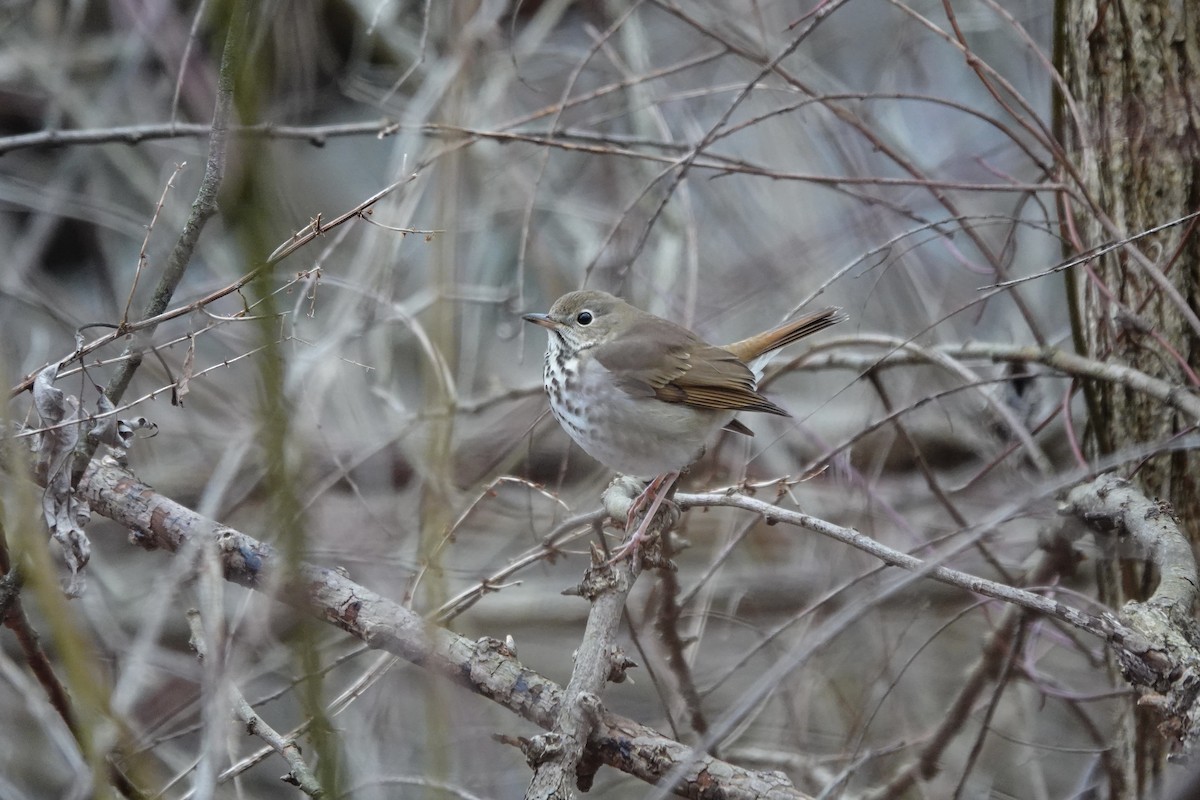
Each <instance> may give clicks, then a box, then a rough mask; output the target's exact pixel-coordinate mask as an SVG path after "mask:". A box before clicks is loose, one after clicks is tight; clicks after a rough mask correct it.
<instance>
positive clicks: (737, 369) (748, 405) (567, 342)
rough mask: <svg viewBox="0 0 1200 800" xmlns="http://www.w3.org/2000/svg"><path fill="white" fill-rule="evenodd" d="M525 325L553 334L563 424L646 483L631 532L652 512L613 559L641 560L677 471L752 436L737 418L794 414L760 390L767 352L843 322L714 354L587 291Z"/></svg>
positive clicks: (766, 336)
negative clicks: (720, 434)
mask: <svg viewBox="0 0 1200 800" xmlns="http://www.w3.org/2000/svg"><path fill="white" fill-rule="evenodd" d="M522 319H524V320H525V321H526V322H530V323H533V324H534V325H538V326H540V327H542V328H545V329H546V330H547V332H548V334H549V336H548V339H549V342H548V344H547V347H546V359H545V364H544V367H543V370H542V380H543V384H544V387H545V390H546V394H547V395H548V396H549V399H550V410H551V413H553V415H554V418H555V419H556V420H558V423H559V425H561V426H562V428H563V429H564V430H565V431H566V432H567V434H569V435H570V437H571V438H572V439H573V440H574V441H575V442H576V443H577V444H578V445H579V446H580V447H581V448H583V450H584V452H586V453H587V454H588V455H590V456H591V457H592V458H594V459H596V460H597V461H599V462H600V463H601V464H603V465H604V466H606V467H608V468H609V469H611V470H614V471H616V472H618V473H621V474H623V475H629V476H631V477H634V478H639V479H642V480H649V481H650V484H649V485H648V486H647V488H646V490H645V491H644V492H643V493H642V494H641V495H640V496H639V498H638V499H637V500H636V501H635V502H634V508H633V510H631V511H630V513H629V516H628V518H627V528H626V533H627V534H628V533H629V532H630V528H631V527H632V525H633V520H634V519H635V516H636V512H637V511H640V510H642V509H644V508H645V507H646V505H647V504H649V505H650V509H649V510H648V511H647V512H646V514H644V515H643V517H642V523H641V525H640V527H639V528H638V529H637V530H636V531H634V532H633V535H632V536H630V537H629V538H628V539H627V540H626V543H625V545H624V546H622V547H621V548H620V549H619V550H618V552H617V554H616V555H615V556H614V557H613V559H612V561H615V560H617V559H619V558H622V557H624V556H626V555H628V556H633V555H634V554H636V552H637V550H638V547H639V545H640V543H641V541H642V540H643V539H644V537H645V536H646V531H647V530H648V528H649V524H650V521H651V520H652V519H653V518H654V515H655V514H656V513H657V511H658V508H659V505H660V504H661V503H662V501H663V499H664V498H665V497H666V495H667V494H668V493H669V491H670V489H671V487H672V486H673V485H674V484H675V482H676V481H677V480H678V479H679V475H680V473H681V472H682V471H683V470H684V469H686V468H687V467H688V466H690V465H691V464H693V463H695V462H696V461H697V460H698V459H699V458H700V457H701V456H702V455H703V454H704V450H705V447H706V446H707V444H708V442H709V441H710V440H711V439H712V437H713V436H714V435H715V434H716V432H717V431H718V430H721V429H722V428H724V429H727V430H731V431H733V432H736V433H740V434H744V435H749V436H753V435H754V434H753V432H751V430H750V429H749V428H747V427H746V426H745V425H743V424H742V423H741V422H739V421H738V420H737V419H735V415H736V414H737V413H738V412H741V411H757V412H762V413H767V414H776V415H779V416H785V417H786V416H790V415H789V414H788V412H787V411H785V410H784V409H782V408H780V407H779V406H778V405H776V404H775V403H773V402H771V401H770V400H768V399H767V398H766V397H764V396H763V395H761V394H760V393H759V392H758V380H759V378H760V377H761V369H762V367H763V366H764V365H765V362H766V360H767V359H768V358H769V356H770V354H771V353H772V352H773V351H775V350H778V349H779V348H781V347H784V346H786V345H789V344H791V343H793V342H795V341H797V340H799V339H802V338H804V337H806V336H810V335H812V334H814V333H817V332H818V331H822V330H824V329H826V328H828V327H830V326H831V325H836V324H837V323H839V322H842V321H844V320H845V319H847V317H846V315H845V314H844V313H842V310H841V309H840V308H837V307H829V308H823V309H821V310H819V311H814V312H812V313H809V314H805V315H803V316H801V317H798V318H796V319H794V320H791V321H790V322H786V323H784V324H782V325H780V326H778V327H776V328H772V329H771V330H768V331H765V332H763V333H759V334H756V335H754V336H750V337H748V338H746V339H742V340H741V341H738V342H734V343H733V344H727V345H720V346H717V345H712V344H709V343H707V342H705V341H704V340H703V339H701V338H700V337H699V336H697V335H696V334H695V333H693V332H691V331H690V330H688V329H687V328H685V327H683V326H681V325H678V324H676V323H674V322H671V321H670V320H667V319H663V318H662V317H658V316H655V315H654V314H651V313H649V312H647V311H643V310H641V309H639V308H636V307H635V306H633V305H630V304H629V303H627V302H625V301H624V300H622V299H621V298H619V297H616V296H614V295H611V294H609V293H608V292H603V291H599V290H596V289H584V290H580V291H575V292H569V293H567V294H565V295H563V296H562V297H560V298H558V300H556V301H554V303H553V305H552V306H551V307H550V310H549V312H547V313H544V314H541V313H531V314H524V315H523V316H522ZM610 563H611V562H610Z"/></svg>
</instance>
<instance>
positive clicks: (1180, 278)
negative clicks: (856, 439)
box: [1055, 0, 1200, 798]
mask: <svg viewBox="0 0 1200 800" xmlns="http://www.w3.org/2000/svg"><path fill="white" fill-rule="evenodd" d="M1057 12H1058V17H1057V20H1058V22H1059V24H1058V26H1057V40H1056V41H1057V51H1058V52H1057V61H1058V64H1059V66H1060V69H1061V71H1062V74H1063V77H1064V78H1065V81H1066V90H1067V92H1069V93H1070V102H1067V101H1066V99H1065V98H1062V97H1059V98H1058V102H1057V103H1056V109H1055V111H1056V115H1057V118H1056V122H1057V125H1058V132H1059V139H1060V141H1061V142H1063V144H1064V147H1065V149H1066V152H1067V158H1068V161H1069V163H1070V167H1069V169H1071V170H1074V171H1075V177H1076V179H1077V181H1078V183H1077V185H1078V186H1079V190H1080V191H1079V193H1078V195H1076V196H1075V197H1072V198H1069V199H1065V200H1064V205H1063V206H1062V208H1061V210H1062V214H1061V219H1062V221H1063V232H1064V234H1065V236H1066V241H1067V246H1068V247H1069V248H1070V251H1071V255H1072V256H1077V255H1080V254H1081V253H1084V252H1087V251H1088V250H1090V249H1092V248H1096V247H1099V246H1102V245H1105V244H1108V243H1112V242H1116V241H1119V240H1121V239H1124V238H1126V237H1129V236H1134V235H1136V234H1139V233H1142V232H1144V231H1147V230H1149V229H1151V228H1156V227H1159V226H1162V225H1163V224H1164V223H1167V222H1170V221H1172V220H1175V219H1178V218H1180V217H1183V216H1185V215H1186V214H1188V213H1190V212H1192V211H1195V210H1196V209H1197V208H1198V207H1200V137H1198V132H1200V77H1198V76H1200V35H1198V31H1200V8H1198V7H1197V6H1196V4H1195V3H1194V2H1192V0H1183V1H1182V2H1181V1H1180V0H1099V2H1098V1H1097V0H1060V2H1059V6H1058V9H1057ZM1066 183H1068V184H1072V183H1076V181H1073V180H1072V179H1071V177H1070V176H1067V180H1066ZM1196 233H1197V231H1196V228H1195V221H1194V220H1193V221H1189V222H1186V223H1183V224H1179V225H1173V226H1171V227H1168V228H1166V229H1164V230H1162V231H1159V232H1157V233H1154V234H1151V235H1148V236H1145V237H1144V238H1139V239H1137V240H1136V241H1131V242H1129V243H1127V244H1125V245H1124V246H1122V247H1119V248H1116V249H1114V250H1112V251H1111V252H1108V253H1106V254H1105V255H1102V256H1100V257H1098V258H1096V259H1094V260H1092V261H1091V262H1089V263H1087V264H1085V265H1083V266H1080V267H1076V268H1074V269H1072V270H1070V271H1069V272H1068V276H1069V277H1068V281H1069V289H1070V297H1071V302H1072V315H1073V316H1072V321H1073V327H1074V334H1075V344H1076V347H1077V348H1078V349H1079V350H1080V351H1081V352H1083V353H1085V354H1087V355H1088V356H1090V357H1092V358H1097V359H1102V360H1110V359H1113V360H1116V361H1118V362H1121V363H1125V364H1128V365H1130V366H1133V367H1135V368H1137V369H1139V370H1142V371H1144V372H1146V373H1149V374H1150V375H1154V376H1156V377H1159V378H1162V379H1164V380H1168V381H1170V382H1172V383H1174V384H1176V385H1179V386H1193V387H1194V386H1196V384H1197V379H1196V372H1197V371H1198V370H1200V320H1197V318H1196V309H1197V308H1198V307H1200V302H1198V300H1200V296H1198V294H1200V267H1198V263H1200V261H1198V256H1200V237H1197V235H1196ZM1085 396H1086V398H1087V404H1088V410H1089V424H1088V444H1089V447H1090V448H1091V452H1090V454H1089V455H1091V456H1093V457H1104V456H1109V455H1113V454H1117V455H1118V457H1119V458H1120V459H1121V461H1122V467H1121V469H1122V471H1123V472H1124V473H1125V474H1130V475H1132V477H1133V478H1134V480H1135V481H1137V482H1138V483H1139V484H1140V485H1141V486H1142V488H1143V489H1144V490H1145V491H1146V492H1147V493H1149V494H1151V495H1153V496H1157V497H1160V498H1162V499H1164V500H1168V501H1170V502H1171V503H1172V504H1173V505H1174V507H1175V509H1176V511H1177V513H1178V514H1179V516H1180V518H1181V519H1182V520H1183V524H1184V526H1185V530H1186V531H1187V532H1188V535H1189V537H1190V538H1191V540H1192V541H1193V542H1195V541H1196V540H1197V536H1198V534H1200V487H1198V485H1197V476H1198V475H1200V454H1198V453H1197V451H1196V450H1194V449H1192V450H1180V451H1178V452H1175V453H1166V454H1164V455H1157V456H1154V457H1152V458H1148V459H1145V458H1143V457H1142V452H1144V451H1145V450H1147V449H1149V448H1161V447H1162V446H1163V445H1165V444H1167V443H1169V442H1171V440H1172V439H1173V437H1175V436H1177V435H1178V434H1180V433H1182V432H1185V431H1190V430H1192V428H1193V426H1194V425H1195V424H1196V422H1197V421H1196V420H1190V419H1183V418H1181V417H1180V416H1179V415H1178V414H1173V413H1171V412H1170V411H1169V410H1168V409H1165V408H1164V407H1163V406H1162V405H1160V404H1157V403H1155V402H1152V401H1150V400H1149V398H1147V397H1146V396H1145V395H1143V394H1138V393H1135V392H1132V391H1129V390H1127V389H1125V388H1123V387H1121V386H1118V385H1116V384H1099V383H1097V384H1092V385H1089V386H1087V387H1085ZM1156 580H1157V576H1147V575H1142V574H1141V573H1140V572H1139V571H1137V570H1136V569H1135V568H1134V567H1133V565H1132V564H1131V563H1130V562H1128V561H1125V562H1120V563H1118V562H1116V561H1115V560H1113V561H1106V562H1103V563H1102V566H1101V575H1100V591H1101V594H1102V599H1104V600H1105V601H1106V602H1108V603H1110V604H1112V605H1113V606H1120V605H1121V604H1122V603H1124V602H1125V601H1126V600H1130V599H1136V598H1138V597H1142V596H1144V595H1145V594H1146V590H1147V589H1150V588H1153V582H1154V581H1156ZM1122 716H1123V718H1122V720H1121V721H1120V723H1119V725H1118V726H1116V727H1115V728H1114V729H1116V730H1120V731H1121V734H1120V735H1118V737H1117V738H1118V741H1117V742H1115V743H1114V744H1115V746H1117V747H1118V748H1119V749H1120V750H1121V754H1122V756H1123V762H1124V765H1125V767H1124V774H1123V775H1120V776H1112V778H1113V782H1112V785H1111V790H1110V796H1111V797H1114V798H1136V797H1145V796H1151V794H1152V791H1153V789H1154V788H1155V787H1156V785H1157V783H1158V777H1159V775H1160V773H1161V769H1162V765H1163V763H1164V755H1165V753H1166V746H1167V742H1166V740H1165V739H1164V737H1162V736H1161V735H1160V734H1159V732H1158V731H1157V729H1156V726H1155V720H1154V719H1153V716H1152V715H1151V714H1149V713H1146V712H1145V711H1144V710H1140V709H1137V708H1135V707H1134V705H1133V701H1132V700H1130V706H1129V708H1128V709H1127V713H1125V714H1123V715H1122Z"/></svg>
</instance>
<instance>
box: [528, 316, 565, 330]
mask: <svg viewBox="0 0 1200 800" xmlns="http://www.w3.org/2000/svg"><path fill="white" fill-rule="evenodd" d="M521 319H523V320H525V321H526V322H532V323H533V324H534V325H540V326H541V327H543V328H549V329H550V330H554V329H555V328H557V327H558V323H557V322H555V321H554V320H552V319H550V315H549V314H525V315H524V316H522V317H521Z"/></svg>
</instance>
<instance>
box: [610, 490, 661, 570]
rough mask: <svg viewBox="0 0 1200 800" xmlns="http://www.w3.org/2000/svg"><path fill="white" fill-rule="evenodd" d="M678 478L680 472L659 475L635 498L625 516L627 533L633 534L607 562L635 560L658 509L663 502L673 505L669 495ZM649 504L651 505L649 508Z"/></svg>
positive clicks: (647, 536)
mask: <svg viewBox="0 0 1200 800" xmlns="http://www.w3.org/2000/svg"><path fill="white" fill-rule="evenodd" d="M678 479H679V473H678V472H668V473H666V474H665V475H659V476H658V477H657V478H655V479H654V480H652V481H650V484H649V485H648V486H647V487H646V488H645V489H644V490H643V491H642V493H641V494H639V495H638V496H637V497H636V498H635V499H634V501H633V504H632V505H630V507H629V513H628V515H627V516H626V517H625V533H626V534H629V532H630V531H631V530H632V531H633V534H632V535H630V536H628V538H627V539H626V540H625V542H624V544H622V545H621V546H620V547H618V548H617V549H616V550H614V551H613V553H612V557H611V558H609V559H608V562H607V563H608V565H609V566H611V565H613V564H615V563H617V562H618V561H620V560H621V559H623V558H628V559H630V560H633V559H634V558H636V557H637V555H638V551H639V550H640V549H641V546H642V542H644V541H645V540H646V539H647V538H649V535H650V527H651V525H653V524H654V518H655V517H656V516H658V510H659V509H660V508H662V505H663V503H667V504H670V505H673V504H672V503H671V501H670V500H669V499H667V497H668V495H669V494H670V492H671V488H672V487H673V486H674V485H675V481H676V480H678ZM647 505H649V508H648V509H647V508H646V506H647ZM643 509H646V511H645V513H642V510H643ZM676 515H678V511H676ZM663 527H664V528H665V527H667V526H663Z"/></svg>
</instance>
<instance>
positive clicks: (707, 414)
mask: <svg viewBox="0 0 1200 800" xmlns="http://www.w3.org/2000/svg"><path fill="white" fill-rule="evenodd" d="M584 363H585V365H586V366H585V368H584V369H585V374H583V375H581V376H580V379H581V380H580V383H579V385H580V387H581V389H582V399H579V400H573V401H571V402H565V401H563V400H559V401H558V402H555V400H554V396H555V395H556V394H558V395H560V396H561V391H558V392H556V391H552V388H553V387H552V386H551V383H552V380H553V379H552V377H551V376H550V374H549V370H547V374H546V384H547V389H548V390H551V391H550V392H549V393H550V396H551V401H550V408H551V410H552V411H553V413H554V417H555V418H556V419H557V420H558V422H559V424H560V425H562V427H563V430H565V431H566V432H567V433H568V434H570V436H571V438H572V439H574V440H575V442H576V443H577V444H578V445H579V446H580V447H582V448H583V449H584V451H585V452H587V454H588V455H590V456H591V457H592V458H594V459H596V460H597V461H599V462H600V463H602V464H604V465H605V466H607V467H608V468H610V469H613V470H616V471H617V472H620V473H622V474H624V475H632V476H634V477H637V478H653V477H656V476H658V475H662V474H663V473H666V472H674V471H676V470H680V469H682V468H684V467H686V466H687V465H689V464H691V463H692V462H694V461H695V460H696V459H698V458H699V457H700V456H701V455H702V454H703V453H704V446H705V444H707V443H708V440H709V439H710V438H711V437H712V436H713V435H714V434H715V433H716V431H717V430H718V429H719V428H722V427H724V426H725V425H726V424H727V423H728V422H729V421H730V420H731V419H733V412H731V411H712V410H707V409H697V408H693V407H691V406H687V405H684V404H682V403H666V402H663V401H662V400H658V399H655V398H653V397H635V396H633V395H630V394H628V393H627V392H625V391H624V390H622V389H619V388H617V387H615V386H613V384H612V383H611V380H609V378H608V375H607V371H606V370H605V369H604V367H602V366H601V365H600V364H599V363H598V362H596V361H594V360H591V359H586V360H585V362H584ZM563 367H564V369H565V370H566V371H567V372H569V373H572V374H573V373H575V372H576V371H577V370H578V369H579V360H578V359H568V360H567V361H566V362H565V363H564V364H563Z"/></svg>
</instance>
